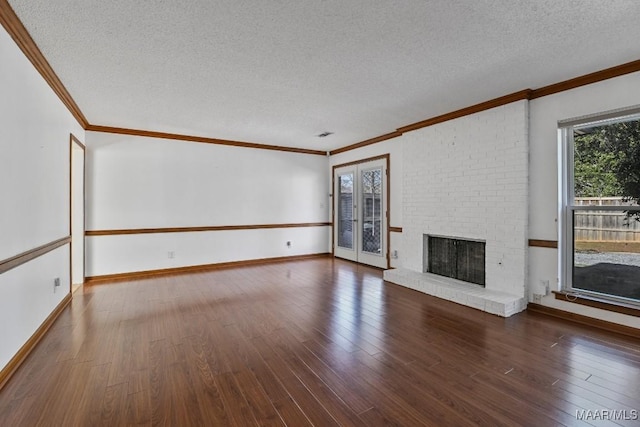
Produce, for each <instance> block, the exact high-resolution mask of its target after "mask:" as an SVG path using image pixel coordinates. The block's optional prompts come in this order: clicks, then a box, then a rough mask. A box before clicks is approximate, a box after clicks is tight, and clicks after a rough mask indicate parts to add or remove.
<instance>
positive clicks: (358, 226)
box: [333, 155, 389, 268]
mask: <svg viewBox="0 0 640 427" xmlns="http://www.w3.org/2000/svg"><path fill="white" fill-rule="evenodd" d="M388 163H389V157H388V155H385V156H381V157H376V158H371V159H366V160H362V161H359V162H353V163H348V164H344V165H338V166H334V168H333V195H334V197H333V253H334V256H336V257H339V258H344V259H348V260H351V261H355V262H359V263H362V264H368V265H372V266H374V267H379V268H389V254H388V242H389V221H388V220H389V208H388V199H389V197H388V196H389V175H388V167H389V165H388Z"/></svg>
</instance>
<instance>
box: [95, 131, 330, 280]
mask: <svg viewBox="0 0 640 427" xmlns="http://www.w3.org/2000/svg"><path fill="white" fill-rule="evenodd" d="M86 145H87V171H88V174H87V230H110V229H136V228H171V227H197V226H227V225H254V224H288V223H316V222H327V221H329V209H330V204H329V187H328V184H327V179H326V175H327V165H328V160H327V158H326V157H324V156H317V155H308V154H298V153H287V152H281V151H271V150H257V149H251V148H240V147H228V146H222V145H214V144H201V143H189V142H184V141H171V140H165V139H157V138H147V137H137V136H126V135H114V134H106V133H100V132H87V141H86ZM327 229H328V227H327V226H324V227H314V228H304V229H303V228H291V229H270V230H265V229H263V230H243V231H230V232H227V231H225V232H220V231H216V232H189V233H169V234H162V235H160V234H138V235H128V236H94V237H90V238H88V239H87V255H88V258H87V276H96V275H103V274H112V273H124V272H133V271H145V270H150V269H162V268H170V267H182V266H191V265H201V264H213V263H219V262H228V261H240V260H246V259H254V258H271V257H279V256H288V255H302V254H311V253H325V252H327V251H328V250H329V249H328V248H329V242H328V233H327ZM287 241H291V242H292V246H291V248H290V249H288V248H287V247H286V242H287ZM169 252H174V254H175V257H174V258H169V256H168V253H169ZM123 254H127V255H126V256H123Z"/></svg>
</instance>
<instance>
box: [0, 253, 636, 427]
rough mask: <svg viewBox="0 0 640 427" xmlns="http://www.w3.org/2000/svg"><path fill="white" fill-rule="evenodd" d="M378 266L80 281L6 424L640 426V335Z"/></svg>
mask: <svg viewBox="0 0 640 427" xmlns="http://www.w3.org/2000/svg"><path fill="white" fill-rule="evenodd" d="M381 275H382V274H381V271H379V270H376V269H372V268H368V267H363V266H358V265H355V264H352V263H349V262H344V261H340V260H333V259H331V258H320V259H313V260H305V261H298V262H289V263H278V264H268V265H262V266H253V267H245V268H237V269H226V270H218V271H213V272H206V273H199V274H191V275H183V276H174V277H161V278H155V279H149V280H141V281H135V282H120V283H113V284H106V285H94V286H89V287H85V288H84V289H83V290H79V291H78V292H76V293H75V295H74V298H73V302H72V304H71V306H70V307H68V308H67V309H66V310H65V311H64V313H63V314H62V315H61V317H60V318H59V319H58V320H57V322H56V323H55V324H54V325H53V326H52V328H51V329H50V331H49V332H48V334H47V335H46V336H45V337H44V338H43V340H42V341H41V342H40V344H39V345H38V347H37V348H36V349H35V350H34V352H33V353H32V354H31V355H30V356H29V358H28V359H27V360H26V361H25V363H24V364H23V365H22V366H21V367H20V369H19V371H18V372H17V373H16V374H15V375H14V377H13V378H12V379H11V380H10V382H9V383H8V384H7V385H6V386H5V387H4V389H3V390H1V391H0V425H2V426H38V425H47V426H48V425H51V426H98V425H108V426H118V425H138V424H139V425H172V426H187V425H215V426H217V425H220V426H226V425H237V426H250V425H280V426H281V425H288V426H304V425H316V426H331V425H345V426H351V425H356V426H359V425H361V426H378V425H402V426H419V425H435V426H448V425H451V426H471V425H488V426H500V425H502V426H514V425H530V426H551V425H553V426H556V425H568V426H573V425H596V426H615V425H623V426H632V425H635V426H637V425H640V421H638V420H637V419H633V418H634V417H637V412H635V411H637V410H638V409H640V343H639V342H638V341H637V340H634V339H632V338H626V337H623V336H616V335H611V334H607V333H603V332H600V331H598V330H593V329H588V328H584V327H581V326H578V325H575V324H572V323H568V322H563V321H559V320H556V319H554V318H551V317H546V316H542V315H536V314H531V313H522V314H519V315H516V316H514V317H511V318H509V319H503V318H500V317H496V316H492V315H490V314H486V313H483V312H480V311H477V310H474V309H470V308H466V307H463V306H460V305H456V304H453V303H450V302H447V301H443V300H439V299H436V298H434V297H430V296H427V295H423V294H420V293H418V292H415V291H412V290H409V289H406V288H402V287H400V286H396V285H392V284H387V283H384V282H383V281H382V279H381ZM603 410H606V411H611V410H615V411H625V412H616V413H614V414H613V416H612V415H611V414H609V413H607V414H608V415H606V416H605V415H604V413H603V412H602V411H603ZM577 411H590V412H582V415H584V416H586V417H587V418H588V419H587V420H586V421H581V420H578V419H577V418H576V414H577ZM596 411H598V412H596ZM614 418H622V419H617V420H613V419H614ZM625 418H626V419H625Z"/></svg>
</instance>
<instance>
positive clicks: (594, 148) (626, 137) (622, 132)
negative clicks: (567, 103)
mask: <svg viewBox="0 0 640 427" xmlns="http://www.w3.org/2000/svg"><path fill="white" fill-rule="evenodd" d="M634 113H636V114H627V115H619V116H618V117H613V118H611V115H608V117H600V119H599V120H597V119H594V118H591V120H588V119H587V120H582V121H578V120H576V121H574V122H573V123H565V124H564V125H563V124H561V128H560V133H561V139H562V160H563V161H562V165H563V181H562V182H563V185H562V187H563V188H562V189H561V190H562V191H561V193H562V198H561V207H562V230H563V231H562V235H561V239H560V240H561V241H560V248H561V252H560V253H561V258H562V259H561V268H562V278H563V288H564V289H565V290H567V291H573V292H582V293H586V294H594V295H597V296H600V297H603V298H607V299H612V300H618V301H623V302H627V303H629V302H630V303H634V304H640V206H639V205H638V202H639V201H640V115H638V114H637V111H634Z"/></svg>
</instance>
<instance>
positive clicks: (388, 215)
mask: <svg viewBox="0 0 640 427" xmlns="http://www.w3.org/2000/svg"><path fill="white" fill-rule="evenodd" d="M375 160H385V161H386V163H387V174H386V175H387V176H386V180H385V185H386V193H387V194H386V198H387V210H386V216H385V220H386V221H385V224H386V225H385V228H386V229H387V230H386V234H387V244H386V247H385V248H384V249H385V251H386V252H387V253H386V255H385V258H386V260H387V269H389V268H391V251H390V250H389V247H390V246H391V227H390V226H389V220H390V219H391V185H390V184H391V155H390V154H389V153H387V154H381V155H379V156H374V157H368V158H366V159H360V160H355V161H353V162H347V163H341V164H339V165H333V166H332V167H331V194H332V196H333V197H332V200H331V255H332V256H333V257H334V258H335V256H336V242H335V240H336V239H335V229H334V227H336V224H335V219H336V212H335V210H336V203H335V197H336V195H335V188H336V187H335V186H336V183H335V180H336V169H338V168H342V167H345V166H355V165H359V164H361V163H367V162H371V161H375ZM359 264H360V263H359ZM373 268H376V267H373Z"/></svg>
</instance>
